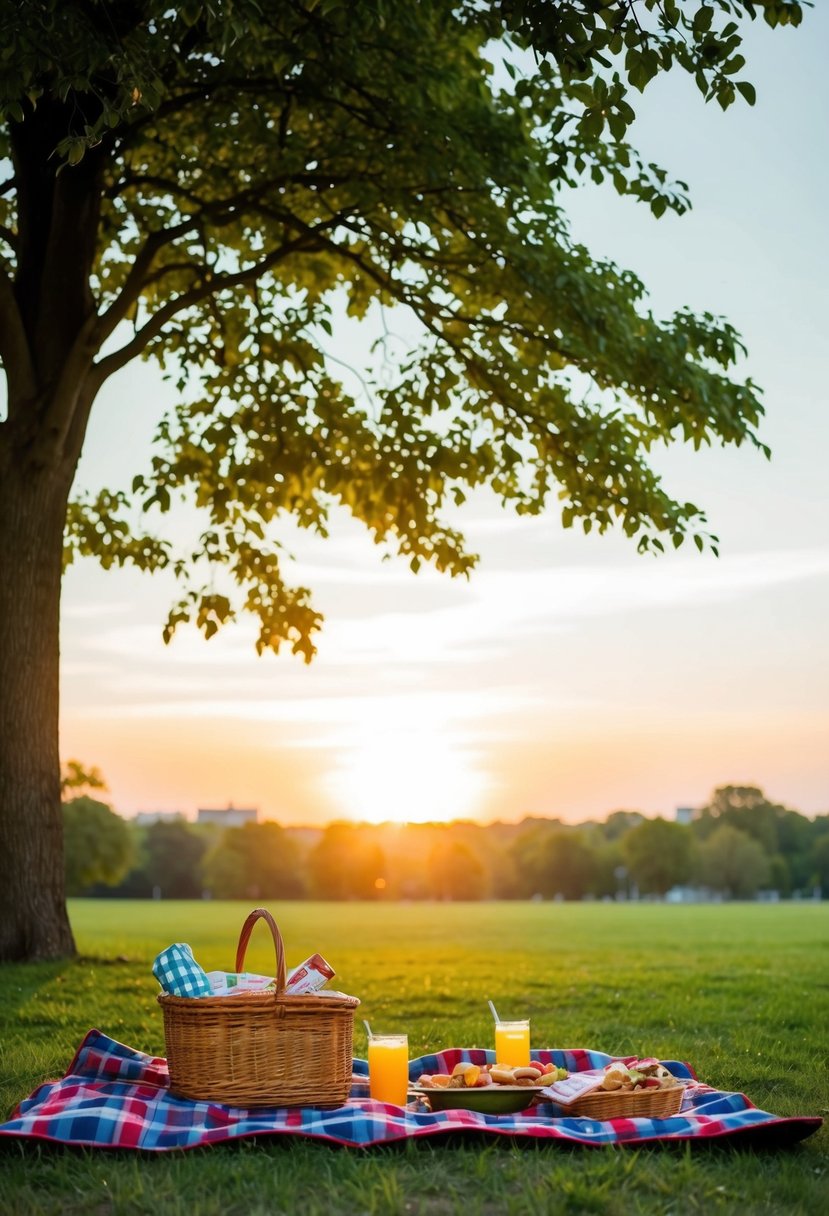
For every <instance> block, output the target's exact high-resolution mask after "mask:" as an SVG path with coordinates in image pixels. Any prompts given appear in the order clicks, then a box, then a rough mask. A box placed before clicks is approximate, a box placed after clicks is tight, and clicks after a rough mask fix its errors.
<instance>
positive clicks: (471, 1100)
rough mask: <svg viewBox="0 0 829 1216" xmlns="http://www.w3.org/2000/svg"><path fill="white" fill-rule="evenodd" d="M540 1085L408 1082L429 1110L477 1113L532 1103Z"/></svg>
mask: <svg viewBox="0 0 829 1216" xmlns="http://www.w3.org/2000/svg"><path fill="white" fill-rule="evenodd" d="M540 1092H541V1087H539V1086H530V1085H484V1086H481V1087H480V1088H470V1089H450V1088H446V1089H431V1088H427V1087H426V1086H425V1085H410V1086H409V1094H410V1096H412V1095H413V1096H415V1097H418V1098H427V1099H428V1101H429V1105H430V1107H431V1108H432V1110H433V1111H441V1110H474V1111H477V1112H478V1114H481V1115H514V1114H516V1112H517V1111H519V1110H525V1109H526V1107H528V1106H530V1105H531V1104H532V1101H533V1098H534V1097H535V1096H536V1094H538V1093H540Z"/></svg>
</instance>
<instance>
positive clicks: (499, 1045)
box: [495, 1018, 530, 1068]
mask: <svg viewBox="0 0 829 1216" xmlns="http://www.w3.org/2000/svg"><path fill="white" fill-rule="evenodd" d="M495 1060H496V1063H498V1064H508V1065H509V1066H510V1067H511V1068H526V1066H527V1065H528V1064H529V1062H530V1020H529V1018H525V1019H524V1020H523V1021H520V1022H496V1023H495Z"/></svg>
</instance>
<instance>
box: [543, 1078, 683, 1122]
mask: <svg viewBox="0 0 829 1216" xmlns="http://www.w3.org/2000/svg"><path fill="white" fill-rule="evenodd" d="M684 1088H685V1087H684V1086H683V1085H681V1084H677V1085H671V1086H669V1087H668V1088H667V1089H655V1088H652V1089H629V1090H618V1089H610V1090H607V1089H606V1090H601V1089H599V1090H595V1089H594V1090H593V1092H592V1093H589V1094H585V1095H584V1096H583V1097H581V1098H577V1099H576V1100H575V1102H571V1103H570V1105H569V1106H568V1107H567V1114H568V1115H576V1116H577V1117H578V1118H579V1119H599V1120H601V1119H669V1118H670V1117H671V1115H676V1114H678V1113H679V1108H680V1106H681V1105H682V1094H683V1092H684Z"/></svg>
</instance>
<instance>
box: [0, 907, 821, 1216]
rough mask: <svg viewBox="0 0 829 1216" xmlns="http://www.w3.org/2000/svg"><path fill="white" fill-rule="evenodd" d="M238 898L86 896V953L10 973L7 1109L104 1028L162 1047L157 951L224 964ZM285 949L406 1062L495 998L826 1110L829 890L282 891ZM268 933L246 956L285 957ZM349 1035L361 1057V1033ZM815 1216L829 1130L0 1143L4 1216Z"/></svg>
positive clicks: (566, 1030)
mask: <svg viewBox="0 0 829 1216" xmlns="http://www.w3.org/2000/svg"><path fill="white" fill-rule="evenodd" d="M247 911H248V908H247V906H246V905H241V904H222V903H123V902H119V901H110V902H104V901H91V900H87V901H80V900H79V901H75V902H74V903H73V904H72V906H71V914H72V922H73V926H74V929H75V933H76V936H77V941H78V947H79V950H80V951H81V955H82V958H81V960H80V961H78V962H77V963H74V964H71V965H42V966H34V967H25V966H5V967H2V968H0V1106H2V1114H3V1117H5V1116H6V1115H7V1114H8V1113H9V1112H10V1111H11V1109H12V1107H13V1106H14V1105H15V1104H16V1102H17V1101H18V1100H19V1099H20V1098H21V1097H22V1096H23V1095H24V1094H26V1093H28V1092H29V1091H30V1090H31V1089H32V1088H34V1086H35V1085H37V1084H38V1083H39V1082H40V1081H42V1080H44V1079H45V1078H47V1077H54V1076H57V1075H60V1074H61V1073H62V1072H63V1071H64V1069H65V1068H66V1065H67V1064H68V1062H69V1060H70V1059H71V1056H72V1054H73V1052H74V1049H75V1047H76V1046H77V1043H78V1041H79V1040H80V1039H81V1037H82V1036H83V1034H84V1033H85V1032H86V1030H88V1029H89V1027H90V1026H98V1027H99V1028H100V1029H101V1030H103V1031H105V1032H106V1033H107V1034H110V1035H112V1036H113V1037H114V1038H118V1039H121V1040H123V1041H125V1042H128V1043H130V1044H132V1045H133V1046H135V1047H138V1048H141V1049H142V1050H145V1051H149V1052H159V1053H160V1052H163V1049H164V1042H163V1034H162V1026H161V1016H160V1011H159V1010H158V1007H157V1005H156V1002H155V993H156V991H157V985H156V983H155V980H154V979H153V977H152V974H151V972H150V964H151V960H152V958H153V956H154V955H155V954H156V953H157V952H158V950H159V949H161V948H162V947H163V946H165V945H167V944H168V943H169V942H171V941H189V942H190V943H191V945H192V946H193V949H194V952H195V954H196V957H197V958H198V959H199V961H201V962H202V963H203V964H205V965H206V966H207V967H208V969H209V968H217V967H218V968H224V969H230V968H231V967H232V966H233V962H234V955H235V945H236V939H237V937H238V932H239V928H240V927H241V924H242V921H243V920H244V917H245V915H246V913H247ZM271 911H272V912H273V913H274V915H275V916H276V919H277V920H278V922H279V924H280V926H281V928H282V931H283V934H284V937H285V942H286V947H287V952H288V961H289V963H291V964H293V963H296V962H299V961H300V960H301V959H302V958H303V957H305V956H306V955H307V954H310V953H312V952H313V951H314V950H319V951H320V952H321V953H322V954H324V955H325V957H326V958H327V959H328V960H329V961H330V962H331V963H332V964H333V965H334V967H335V968H336V970H337V972H338V978H337V981H336V982H337V984H338V985H339V986H340V987H342V988H343V989H345V990H346V991H349V992H353V993H354V994H355V995H357V996H359V997H360V998H361V1000H362V1001H363V1007H362V1009H361V1010H360V1011H359V1015H360V1016H365V1017H366V1018H368V1019H369V1020H370V1021H371V1022H372V1024H373V1025H374V1027H375V1029H378V1030H405V1031H407V1032H408V1034H409V1041H410V1050H411V1053H412V1054H413V1055H419V1054H422V1053H423V1052H426V1051H432V1050H437V1049H439V1048H443V1047H451V1046H473V1045H477V1046H491V1045H492V1021H491V1018H490V1015H489V1012H488V1009H487V1006H486V998H487V997H491V998H492V999H493V1000H494V1001H495V1004H496V1005H497V1006H498V1008H499V1010H500V1012H501V1013H502V1016H507V1015H511V1016H515V1017H519V1016H524V1015H529V1016H530V1018H531V1019H532V1033H533V1044H534V1045H535V1046H537V1047H541V1046H557V1047H582V1046H586V1047H594V1048H597V1049H600V1050H603V1051H608V1052H613V1053H620V1054H628V1053H638V1054H643V1055H644V1054H648V1055H649V1054H654V1055H658V1056H663V1057H667V1058H672V1059H680V1060H687V1061H689V1062H691V1063H692V1064H693V1065H694V1067H695V1068H696V1070H697V1072H698V1074H699V1075H700V1077H701V1078H702V1079H704V1080H706V1081H708V1082H709V1083H711V1084H713V1085H716V1086H718V1087H720V1088H724V1089H738V1090H742V1091H743V1092H745V1093H747V1094H749V1096H750V1097H751V1098H752V1099H753V1101H754V1102H755V1103H756V1104H757V1105H758V1106H762V1107H763V1108H765V1109H767V1110H773V1111H775V1112H777V1113H779V1114H822V1115H826V1114H827V1113H829V1067H828V1066H829V904H822V905H821V904H817V905H815V904H791V905H777V906H772V905H741V904H734V905H725V906H721V907H717V906H703V907H687V908H682V907H667V906H661V905H656V904H641V905H633V904H631V905H620V906H616V905H607V904H577V905H567V904H549V903H548V904H476V905H461V904H449V905H434V904H430V905H368V904H348V905H341V904H340V905H338V904H328V905H326V904H301V903H297V904H283V905H271ZM268 942H269V939H268V936H267V933H266V930H265V929H264V927H260V928H258V929H257V930H256V933H255V935H254V941H253V943H252V945H251V948H250V950H249V953H248V959H247V964H248V966H249V967H250V968H251V969H254V970H261V971H272V969H273V968H272V950H271V949H270V948H269V945H268ZM355 1052H356V1053H357V1054H364V1037H363V1035H362V1031H361V1030H360V1029H359V1023H358V1029H357V1031H356V1032H355ZM738 1210H739V1211H740V1212H741V1213H746V1212H749V1213H753V1212H759V1213H772V1212H786V1213H798V1212H803V1213H821V1216H822V1214H823V1213H824V1212H826V1211H827V1210H829V1132H828V1131H827V1130H826V1129H821V1131H820V1132H818V1134H817V1135H815V1136H813V1137H812V1138H811V1139H810V1140H807V1141H806V1142H805V1143H804V1144H802V1145H800V1146H798V1147H796V1148H793V1149H788V1150H784V1151H779V1152H763V1153H759V1152H757V1153H755V1152H751V1151H748V1150H740V1149H734V1148H725V1147H723V1146H716V1145H702V1146H699V1147H696V1146H695V1148H694V1150H693V1151H692V1150H690V1149H688V1148H687V1147H680V1146H668V1147H662V1148H649V1149H646V1150H638V1151H634V1150H629V1149H625V1150H614V1149H598V1150H579V1149H562V1148H560V1147H558V1148H557V1147H554V1146H549V1145H547V1146H542V1147H536V1146H531V1147H524V1148H520V1147H512V1146H510V1145H508V1144H507V1143H501V1142H498V1143H496V1144H493V1145H490V1144H488V1143H487V1144H482V1143H475V1144H472V1143H469V1142H466V1143H454V1142H453V1143H440V1142H436V1143H433V1144H431V1145H429V1144H424V1143H420V1144H418V1145H417V1146H411V1145H409V1146H404V1147H398V1148H385V1149H377V1150H368V1151H351V1150H341V1149H336V1148H331V1147H327V1146H325V1145H320V1144H311V1143H302V1142H291V1141H287V1140H277V1141H274V1142H272V1143H270V1142H264V1143H257V1144H252V1143H241V1144H237V1145H231V1146H222V1147H216V1148H213V1149H207V1150H196V1151H191V1152H189V1153H186V1154H180V1155H177V1154H172V1155H166V1156H151V1155H146V1156H141V1157H139V1156H134V1155H126V1154H123V1155H121V1154H111V1153H90V1152H79V1151H62V1150H60V1149H51V1148H37V1147H35V1146H32V1145H25V1146H23V1147H22V1148H21V1146H19V1145H16V1144H13V1143H11V1142H0V1211H2V1212H4V1213H6V1212H8V1213H15V1214H16V1213H27V1214H28V1213H33V1214H34V1213H44V1214H45V1213H54V1214H55V1216H58V1214H61V1216H63V1214H64V1213H70V1214H77V1216H86V1214H87V1213H95V1216H110V1214H111V1213H112V1214H114V1213H144V1212H153V1213H159V1214H164V1213H168V1212H169V1213H179V1212H181V1213H182V1214H185V1213H186V1214H187V1216H193V1214H194V1213H196V1214H198V1216H202V1214H205V1216H207V1214H212V1213H216V1214H217V1216H218V1214H219V1213H221V1214H222V1216H235V1214H237V1213H238V1214H239V1216H242V1214H244V1216H255V1214H258V1213H262V1214H264V1213H271V1212H283V1211H284V1212H297V1213H302V1214H303V1216H304V1214H305V1213H320V1214H321V1216H322V1214H328V1213H342V1214H344V1216H345V1214H346V1213H348V1214H350V1213H363V1212H365V1213H389V1214H391V1213H401V1214H403V1213H407V1212H425V1213H434V1214H435V1216H446V1214H449V1213H454V1212H458V1213H460V1212H463V1213H464V1214H465V1216H472V1214H473V1213H490V1214H492V1216H496V1214H500V1213H515V1214H518V1213H522V1214H523V1213H526V1214H528V1216H529V1214H530V1213H533V1214H536V1213H546V1212H559V1211H561V1212H573V1213H575V1212H591V1213H607V1214H616V1213H618V1214H619V1216H628V1214H629V1213H631V1214H632V1213H660V1214H666V1216H667V1214H671V1216H674V1214H677V1216H679V1214H681V1213H701V1214H707V1213H731V1212H736V1211H738Z"/></svg>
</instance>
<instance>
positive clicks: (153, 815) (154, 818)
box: [133, 811, 184, 828]
mask: <svg viewBox="0 0 829 1216" xmlns="http://www.w3.org/2000/svg"><path fill="white" fill-rule="evenodd" d="M180 819H181V820H183V819H184V815H182V813H181V811H139V812H138V814H137V815H136V816H135V819H134V820H133V823H134V824H135V825H136V826H137V827H139V828H148V827H149V826H150V824H152V823H176V822H177V821H178V820H180Z"/></svg>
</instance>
